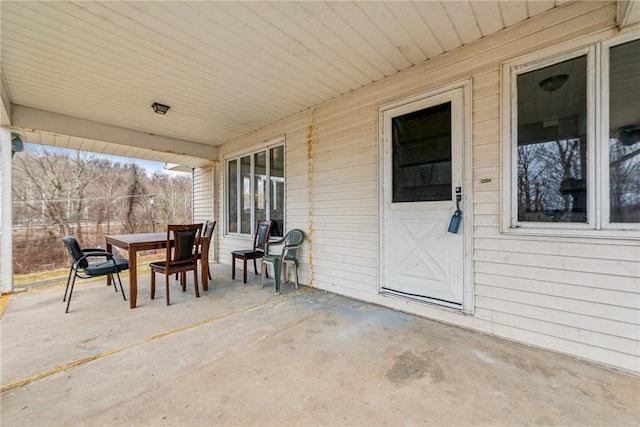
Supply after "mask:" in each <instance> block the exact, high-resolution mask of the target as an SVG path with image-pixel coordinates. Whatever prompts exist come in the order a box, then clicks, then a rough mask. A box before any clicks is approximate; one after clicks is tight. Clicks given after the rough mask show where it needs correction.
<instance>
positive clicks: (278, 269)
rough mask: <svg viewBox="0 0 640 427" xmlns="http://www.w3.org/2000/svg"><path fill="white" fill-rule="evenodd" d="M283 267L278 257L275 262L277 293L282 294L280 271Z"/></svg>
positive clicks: (274, 274) (274, 273)
mask: <svg viewBox="0 0 640 427" xmlns="http://www.w3.org/2000/svg"><path fill="white" fill-rule="evenodd" d="M281 269H282V264H281V263H280V260H279V259H276V260H275V261H274V263H273V276H274V279H275V282H276V295H279V294H280V272H281Z"/></svg>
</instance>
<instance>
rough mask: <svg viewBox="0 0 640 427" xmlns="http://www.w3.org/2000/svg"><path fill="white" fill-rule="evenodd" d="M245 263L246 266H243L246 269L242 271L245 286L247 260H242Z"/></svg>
mask: <svg viewBox="0 0 640 427" xmlns="http://www.w3.org/2000/svg"><path fill="white" fill-rule="evenodd" d="M242 261H243V262H244V264H243V265H242V266H243V267H244V269H243V270H242V280H243V281H244V284H245V285H246V284H247V259H246V258H245V259H243V260H242Z"/></svg>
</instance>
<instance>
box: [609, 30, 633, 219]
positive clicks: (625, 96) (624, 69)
mask: <svg viewBox="0 0 640 427" xmlns="http://www.w3.org/2000/svg"><path fill="white" fill-rule="evenodd" d="M609 54H610V59H609V79H610V80H609V208H610V211H609V212H610V213H609V220H610V221H611V222H617V223H634V222H640V105H638V95H639V94H640V40H635V41H632V42H629V43H624V44H621V45H619V46H615V47H612V48H611V50H610V53H609Z"/></svg>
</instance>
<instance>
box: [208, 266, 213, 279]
mask: <svg viewBox="0 0 640 427" xmlns="http://www.w3.org/2000/svg"><path fill="white" fill-rule="evenodd" d="M207 274H208V275H209V280H213V277H211V269H210V268H209V261H207Z"/></svg>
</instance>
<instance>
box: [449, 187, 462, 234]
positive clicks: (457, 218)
mask: <svg viewBox="0 0 640 427" xmlns="http://www.w3.org/2000/svg"><path fill="white" fill-rule="evenodd" d="M461 201H462V187H456V211H455V212H454V213H453V215H452V216H451V221H449V228H447V231H448V232H449V233H454V234H455V233H457V232H458V228H460V223H461V222H462V211H461V210H460V202H461Z"/></svg>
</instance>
